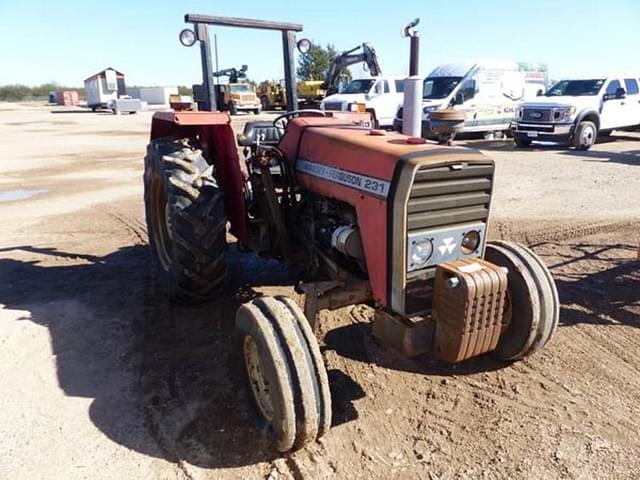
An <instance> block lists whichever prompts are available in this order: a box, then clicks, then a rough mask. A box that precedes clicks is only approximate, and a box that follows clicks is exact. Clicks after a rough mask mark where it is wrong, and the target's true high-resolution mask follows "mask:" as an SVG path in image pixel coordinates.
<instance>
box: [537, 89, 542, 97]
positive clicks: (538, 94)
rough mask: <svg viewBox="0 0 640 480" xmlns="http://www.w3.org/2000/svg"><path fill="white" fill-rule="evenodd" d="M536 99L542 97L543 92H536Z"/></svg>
mask: <svg viewBox="0 0 640 480" xmlns="http://www.w3.org/2000/svg"><path fill="white" fill-rule="evenodd" d="M536 97H544V90H542V89H540V90H538V91H537V92H536Z"/></svg>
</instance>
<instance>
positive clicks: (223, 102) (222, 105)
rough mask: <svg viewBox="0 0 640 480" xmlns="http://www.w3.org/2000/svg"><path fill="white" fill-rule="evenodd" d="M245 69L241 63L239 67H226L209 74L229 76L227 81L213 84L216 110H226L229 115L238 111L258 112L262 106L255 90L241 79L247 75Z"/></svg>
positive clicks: (217, 76) (218, 76)
mask: <svg viewBox="0 0 640 480" xmlns="http://www.w3.org/2000/svg"><path fill="white" fill-rule="evenodd" d="M247 69H248V67H247V66H246V65H242V67H241V68H240V69H236V68H226V69H224V70H219V71H217V72H213V73H212V74H211V75H212V76H213V77H216V78H220V77H229V82H228V83H218V84H216V85H215V89H216V98H217V101H218V103H217V106H218V110H220V111H225V110H226V111H228V112H229V113H230V114H231V115H235V114H236V113H238V112H239V111H250V112H253V113H255V114H258V113H260V110H261V109H262V107H261V106H260V101H259V100H258V97H257V96H256V92H255V91H254V90H253V88H252V87H251V85H249V84H248V83H245V82H242V81H241V80H243V79H245V78H246V77H247Z"/></svg>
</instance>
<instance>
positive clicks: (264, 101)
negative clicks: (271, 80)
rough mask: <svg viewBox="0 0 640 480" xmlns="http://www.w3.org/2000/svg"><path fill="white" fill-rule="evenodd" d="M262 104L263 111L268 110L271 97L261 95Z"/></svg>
mask: <svg viewBox="0 0 640 480" xmlns="http://www.w3.org/2000/svg"><path fill="white" fill-rule="evenodd" d="M260 105H261V106H262V111H263V112H266V111H267V110H269V99H267V97H265V96H262V97H260Z"/></svg>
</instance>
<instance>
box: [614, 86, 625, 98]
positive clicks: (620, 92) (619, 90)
mask: <svg viewBox="0 0 640 480" xmlns="http://www.w3.org/2000/svg"><path fill="white" fill-rule="evenodd" d="M626 95H627V91H626V90H625V89H624V88H622V87H618V88H617V89H616V98H624V97H625V96H626Z"/></svg>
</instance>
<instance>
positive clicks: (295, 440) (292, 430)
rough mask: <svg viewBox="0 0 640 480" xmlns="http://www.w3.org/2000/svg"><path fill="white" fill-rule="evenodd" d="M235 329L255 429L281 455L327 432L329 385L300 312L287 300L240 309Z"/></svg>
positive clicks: (256, 301) (260, 301) (263, 299)
mask: <svg viewBox="0 0 640 480" xmlns="http://www.w3.org/2000/svg"><path fill="white" fill-rule="evenodd" d="M236 326H237V327H238V329H239V330H240V331H241V332H242V333H243V334H244V337H243V343H242V349H243V354H244V364H245V368H246V374H247V377H248V383H249V394H250V396H251V398H252V400H253V403H254V404H255V406H256V410H257V420H258V427H259V429H260V431H261V432H262V433H263V434H264V435H265V436H266V437H267V438H268V439H269V440H270V441H271V442H272V443H273V444H274V446H275V448H276V449H277V450H278V451H280V452H287V451H289V450H292V449H294V450H295V449H298V448H301V447H302V446H303V445H305V444H307V443H309V442H312V441H314V440H316V439H317V438H319V437H321V436H322V435H324V434H325V433H326V432H327V431H328V430H329V428H330V427H331V394H330V392H329V380H328V377H327V371H326V368H325V366H324V363H323V360H322V356H321V354H320V349H319V347H318V342H317V340H316V338H315V336H314V334H313V331H312V330H311V327H310V326H309V324H308V323H307V320H306V318H305V317H304V314H303V313H302V311H301V309H300V307H298V305H296V304H295V303H294V302H293V301H292V300H291V299H289V298H286V297H260V298H256V299H254V300H252V301H250V302H247V303H245V304H243V305H242V306H241V307H240V308H239V309H238V313H237V315H236Z"/></svg>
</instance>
